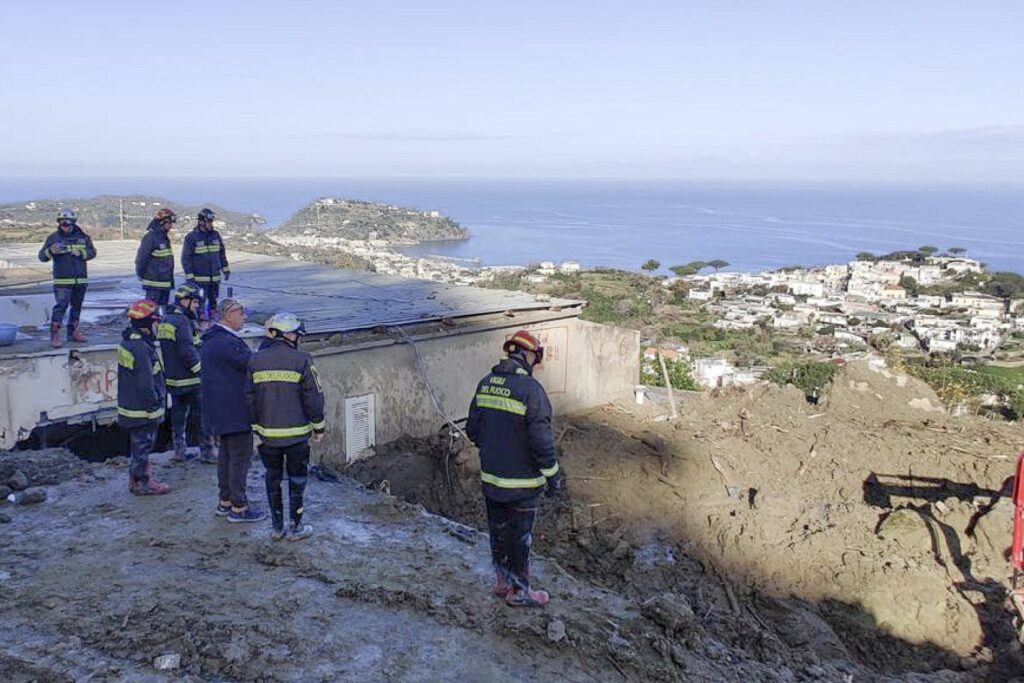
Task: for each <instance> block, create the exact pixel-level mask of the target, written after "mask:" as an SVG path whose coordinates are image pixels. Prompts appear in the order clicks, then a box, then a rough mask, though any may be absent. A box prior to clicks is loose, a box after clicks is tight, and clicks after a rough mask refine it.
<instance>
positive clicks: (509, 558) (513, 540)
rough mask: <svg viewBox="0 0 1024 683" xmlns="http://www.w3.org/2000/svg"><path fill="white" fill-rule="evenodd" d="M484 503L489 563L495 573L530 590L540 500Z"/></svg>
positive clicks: (531, 498) (536, 497) (487, 499)
mask: <svg viewBox="0 0 1024 683" xmlns="http://www.w3.org/2000/svg"><path fill="white" fill-rule="evenodd" d="M484 500H485V501H487V530H488V532H490V535H491V560H492V561H493V562H494V568H495V569H496V570H497V571H504V572H506V573H507V574H508V578H509V580H510V581H511V582H512V583H513V584H514V585H516V586H518V587H520V588H529V587H530V548H531V546H532V545H533V523H534V521H535V520H536V519H537V507H538V505H539V501H540V497H539V496H532V497H530V498H526V499H523V500H514V501H511V502H508V503H502V502H499V501H496V500H491V499H490V498H487V497H485V498H484Z"/></svg>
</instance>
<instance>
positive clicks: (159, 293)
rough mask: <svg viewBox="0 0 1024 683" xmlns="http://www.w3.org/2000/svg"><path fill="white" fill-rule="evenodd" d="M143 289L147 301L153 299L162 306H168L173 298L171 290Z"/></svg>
mask: <svg viewBox="0 0 1024 683" xmlns="http://www.w3.org/2000/svg"><path fill="white" fill-rule="evenodd" d="M142 289H143V290H144V291H145V292H146V298H147V299H152V300H153V301H155V302H156V303H157V304H158V305H160V306H166V305H167V302H168V301H169V300H170V298H171V290H169V289H157V288H156V287H143V288H142Z"/></svg>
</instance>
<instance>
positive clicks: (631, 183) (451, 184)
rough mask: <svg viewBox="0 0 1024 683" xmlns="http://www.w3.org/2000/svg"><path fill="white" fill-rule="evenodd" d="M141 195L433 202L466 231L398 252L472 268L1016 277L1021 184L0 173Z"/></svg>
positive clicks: (1023, 197)
mask: <svg viewBox="0 0 1024 683" xmlns="http://www.w3.org/2000/svg"><path fill="white" fill-rule="evenodd" d="M98 194H148V195H157V196H161V197H165V198H167V199H169V200H172V201H180V202H184V203H188V204H193V205H194V204H203V203H207V202H209V203H214V204H218V205H220V206H223V207H224V208H227V209H232V210H236V211H243V212H257V213H260V214H262V215H263V216H264V217H266V219H267V225H268V227H270V228H273V227H275V226H277V225H280V224H281V223H283V222H284V221H285V220H287V219H288V217H289V216H290V215H292V214H293V213H294V212H295V211H297V210H298V209H299V208H301V207H302V206H304V205H305V204H307V203H308V202H310V201H311V200H313V199H315V198H318V197H345V198H351V199H363V200H368V201H375V202H386V203H391V204H398V205H402V206H408V207H414V208H419V209H423V210H437V211H440V212H442V213H443V214H445V215H447V216H450V217H451V218H453V219H455V220H456V221H458V222H459V223H460V224H461V225H463V226H465V227H466V228H468V229H469V231H470V235H471V237H470V239H468V240H464V241H456V242H434V243H427V244H422V245H418V246H415V247H409V248H403V251H404V252H405V253H408V254H410V255H415V256H445V257H450V258H457V259H465V260H466V261H467V263H478V264H479V265H526V264H531V263H539V262H541V261H555V262H561V261H567V260H572V261H577V262H579V263H580V264H582V265H583V266H584V267H598V266H604V267H613V268H622V269H626V270H639V268H640V266H641V265H642V264H643V263H644V262H646V261H647V260H648V259H652V258H653V259H655V260H657V261H658V262H660V264H661V268H660V271H659V272H662V273H668V270H667V269H668V268H670V267H671V266H674V265H679V264H684V263H688V262H690V261H695V260H701V261H710V260H714V259H721V260H724V261H727V262H728V263H729V264H730V265H729V267H728V268H726V270H741V271H759V270H771V269H777V268H781V267H785V266H794V265H803V266H813V265H823V264H829V263H842V262H846V261H849V260H851V259H853V258H854V257H855V255H856V254H858V253H859V252H862V251H868V252H872V253H876V254H881V253H887V252H890V251H895V250H902V249H916V248H917V247H920V246H923V245H932V246H935V247H937V248H938V249H939V250H940V251H943V250H946V249H948V248H950V247H962V248H964V249H966V250H967V255H968V256H969V257H972V258H976V259H979V260H981V261H983V262H985V263H986V264H987V265H988V267H989V268H990V269H992V270H1010V271H1016V272H1024V186H1010V185H989V186H985V185H942V186H929V185H910V184H905V185H878V184H863V183H861V184H857V183H795V182H794V183H758V182H743V183H740V182H735V183H702V182H693V181H678V180H671V181H670V180H566V179H557V180H548V179H536V180H524V179H514V180H507V179H466V178H438V179H415V178H400V179H384V178H381V179H355V178H138V177H136V178H53V177H49V178H0V203H7V202H17V201H28V200H32V199H42V198H57V197H91V196H95V195H98Z"/></svg>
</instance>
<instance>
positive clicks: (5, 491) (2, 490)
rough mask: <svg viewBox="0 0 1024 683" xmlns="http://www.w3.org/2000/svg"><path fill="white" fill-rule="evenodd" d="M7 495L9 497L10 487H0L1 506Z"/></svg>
mask: <svg viewBox="0 0 1024 683" xmlns="http://www.w3.org/2000/svg"><path fill="white" fill-rule="evenodd" d="M9 495H11V489H10V487H7V486H0V505H3V501H4V500H6V499H7V496H9Z"/></svg>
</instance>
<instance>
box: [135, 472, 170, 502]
mask: <svg viewBox="0 0 1024 683" xmlns="http://www.w3.org/2000/svg"><path fill="white" fill-rule="evenodd" d="M170 490H171V487H170V486H168V485H167V484H164V483H163V482H159V481H157V480H156V478H155V477H154V476H153V466H152V465H147V466H146V479H145V480H140V481H139V482H137V483H136V484H135V491H134V493H135V495H137V496H159V495H162V494H164V493H167V492H168V491H170Z"/></svg>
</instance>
